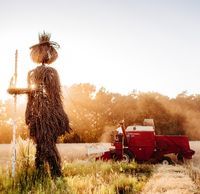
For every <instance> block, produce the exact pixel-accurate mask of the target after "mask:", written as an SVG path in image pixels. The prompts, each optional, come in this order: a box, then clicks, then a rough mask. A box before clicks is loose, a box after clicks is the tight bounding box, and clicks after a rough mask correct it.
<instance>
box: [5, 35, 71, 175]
mask: <svg viewBox="0 0 200 194" xmlns="http://www.w3.org/2000/svg"><path fill="white" fill-rule="evenodd" d="M56 48H59V45H58V44H57V43H55V42H52V41H50V34H46V33H43V34H39V44H36V45H33V46H32V47H31V48H30V49H31V53H30V56H31V58H32V60H33V62H35V63H37V64H40V65H39V66H38V67H36V68H35V69H33V70H31V71H30V72H29V73H28V88H25V89H16V88H10V89H9V90H8V92H9V93H10V94H23V93H26V94H28V103H27V107H26V114H25V120H26V124H27V125H28V127H29V130H30V136H31V138H32V139H33V140H34V141H35V143H36V144H37V145H36V159H35V166H36V169H37V170H38V171H39V172H41V173H43V172H44V164H45V162H47V163H48V164H49V167H50V170H51V175H52V177H58V176H61V159H60V155H59V153H58V150H57V147H56V140H57V138H58V136H60V135H63V134H64V133H65V132H69V131H70V127H69V119H68V116H67V114H66V113H65V112H64V109H63V105H62V100H61V86H60V80H59V75H58V73H57V71H56V70H55V69H54V68H52V67H49V66H48V65H49V64H51V63H52V62H54V61H55V60H56V59H57V57H58V53H57V51H56Z"/></svg>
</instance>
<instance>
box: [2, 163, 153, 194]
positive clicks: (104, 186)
mask: <svg viewBox="0 0 200 194" xmlns="http://www.w3.org/2000/svg"><path fill="white" fill-rule="evenodd" d="M20 166H21V167H20V168H19V169H18V171H17V174H16V176H15V178H14V179H12V178H11V176H10V175H8V174H6V172H5V171H1V172H0V193H1V192H2V193H12V194H13V193H14V194H15V193H16V194H18V193H24V194H25V193H59V194H60V193H63V194H64V193H65V194H67V193H70V194H75V193H76V194H82V193H102V194H103V193H113V194H114V193H127V194H128V193H139V192H140V191H141V190H142V188H143V186H144V185H145V183H146V182H147V180H148V178H149V177H150V175H151V172H152V167H151V166H150V165H141V164H136V163H135V162H132V163H129V164H127V163H120V162H102V161H97V162H84V161H79V162H74V163H65V164H63V175H64V176H63V177H62V178H58V179H56V180H52V179H51V177H50V176H49V174H48V173H46V174H44V175H43V176H39V175H38V173H37V171H35V170H34V166H31V165H30V166H29V168H28V169H25V168H23V167H22V165H20Z"/></svg>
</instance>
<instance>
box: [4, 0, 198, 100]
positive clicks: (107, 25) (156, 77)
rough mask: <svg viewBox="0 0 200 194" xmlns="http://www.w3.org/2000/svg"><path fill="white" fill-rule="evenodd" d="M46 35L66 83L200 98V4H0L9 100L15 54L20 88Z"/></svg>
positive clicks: (163, 0)
mask: <svg viewBox="0 0 200 194" xmlns="http://www.w3.org/2000/svg"><path fill="white" fill-rule="evenodd" d="M44 30H45V31H46V32H49V33H51V35H52V36H51V40H52V41H56V42H58V43H59V44H60V46H61V48H60V49H59V50H58V53H59V58H58V60H57V61H56V62H55V64H52V67H55V68H56V69H57V70H58V72H59V75H60V79H61V83H62V85H67V86H70V85H72V84H74V83H91V84H94V85H95V86H97V88H98V87H101V86H103V87H105V88H106V89H107V90H108V91H111V92H118V93H121V94H128V93H130V92H132V91H133V90H136V91H142V92H148V91H150V92H159V93H161V94H163V95H167V96H169V97H175V96H176V95H177V94H178V93H181V92H182V91H185V90H187V91H188V93H189V94H199V93H200V87H199V85H200V55H199V53H200V1H198V0H196V1H195V0H187V1H186V0H137V1H136V0H73V1H69V0H56V1H53V0H34V1H33V0H31V1H29V0H17V1H16V0H0V98H2V99H4V98H7V97H8V95H6V89H7V88H8V86H9V80H10V78H11V76H12V74H13V72H14V55H15V50H16V49H18V51H19V56H18V58H19V59H18V66H19V67H18V86H20V87H21V86H23V87H26V76H27V72H28V71H29V70H31V69H33V68H35V67H36V65H35V64H34V63H33V62H32V61H31V59H30V50H29V47H30V46H31V45H33V44H36V43H38V33H39V32H43V31H44Z"/></svg>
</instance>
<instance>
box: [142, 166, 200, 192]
mask: <svg viewBox="0 0 200 194" xmlns="http://www.w3.org/2000/svg"><path fill="white" fill-rule="evenodd" d="M196 192H197V187H196V186H195V184H194V183H193V182H192V180H191V178H190V177H189V176H188V174H187V170H186V168H184V167H183V166H180V165H177V166H171V165H170V166H166V165H158V166H157V168H156V171H155V173H154V175H153V176H152V178H151V179H150V181H149V182H148V183H147V184H146V186H145V189H144V190H143V194H150V193H154V194H160V193H165V194H179V193H181V194H191V193H196Z"/></svg>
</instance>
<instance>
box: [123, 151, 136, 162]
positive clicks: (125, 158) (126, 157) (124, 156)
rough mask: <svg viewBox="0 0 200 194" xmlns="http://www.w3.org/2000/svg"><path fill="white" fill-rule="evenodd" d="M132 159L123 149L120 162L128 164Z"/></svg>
mask: <svg viewBox="0 0 200 194" xmlns="http://www.w3.org/2000/svg"><path fill="white" fill-rule="evenodd" d="M133 158H134V156H133V154H132V152H131V151H129V150H128V149H124V154H123V156H122V162H125V163H129V162H130V161H131V160H132V159H133Z"/></svg>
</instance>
